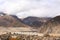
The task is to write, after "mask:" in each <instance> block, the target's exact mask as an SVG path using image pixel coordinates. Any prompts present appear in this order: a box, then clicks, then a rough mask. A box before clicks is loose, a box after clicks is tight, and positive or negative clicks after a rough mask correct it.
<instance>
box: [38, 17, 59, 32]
mask: <svg viewBox="0 0 60 40" xmlns="http://www.w3.org/2000/svg"><path fill="white" fill-rule="evenodd" d="M39 30H40V32H41V33H60V16H56V17H54V18H52V19H51V20H49V21H48V22H46V23H45V24H44V25H43V26H41V28H39Z"/></svg>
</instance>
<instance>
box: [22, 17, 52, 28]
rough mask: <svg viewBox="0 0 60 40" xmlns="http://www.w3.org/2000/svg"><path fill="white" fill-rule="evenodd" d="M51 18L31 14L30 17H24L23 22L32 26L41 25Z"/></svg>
mask: <svg viewBox="0 0 60 40" xmlns="http://www.w3.org/2000/svg"><path fill="white" fill-rule="evenodd" d="M50 19H51V18H39V17H33V16H30V17H27V18H24V19H23V23H24V24H27V25H29V26H32V27H40V26H42V25H43V24H44V23H46V22H47V21H48V20H50Z"/></svg>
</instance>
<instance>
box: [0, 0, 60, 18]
mask: <svg viewBox="0 0 60 40" xmlns="http://www.w3.org/2000/svg"><path fill="white" fill-rule="evenodd" d="M0 11H2V12H5V13H7V14H14V15H17V16H18V17H20V18H24V17H27V16H37V17H54V16H56V15H60V0H0Z"/></svg>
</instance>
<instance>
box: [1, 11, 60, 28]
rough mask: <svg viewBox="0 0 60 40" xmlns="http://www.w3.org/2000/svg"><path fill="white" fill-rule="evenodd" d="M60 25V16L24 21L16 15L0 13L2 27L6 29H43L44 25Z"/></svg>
mask: <svg viewBox="0 0 60 40" xmlns="http://www.w3.org/2000/svg"><path fill="white" fill-rule="evenodd" d="M51 24H60V16H56V17H54V18H50V17H41V18H40V17H34V16H29V17H26V18H24V19H23V20H21V19H19V18H18V17H17V16H15V15H7V14H5V13H2V12H1V13H0V26H4V27H38V28H39V27H41V26H44V25H51Z"/></svg>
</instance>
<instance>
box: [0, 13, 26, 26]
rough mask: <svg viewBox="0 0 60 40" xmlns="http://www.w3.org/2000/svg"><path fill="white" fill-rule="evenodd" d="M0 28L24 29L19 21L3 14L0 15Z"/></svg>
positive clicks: (14, 17) (12, 16) (15, 17)
mask: <svg viewBox="0 0 60 40" xmlns="http://www.w3.org/2000/svg"><path fill="white" fill-rule="evenodd" d="M0 26H4V27H26V26H27V25H25V24H23V23H22V21H21V19H19V18H18V17H17V16H15V15H6V14H5V13H0Z"/></svg>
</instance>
